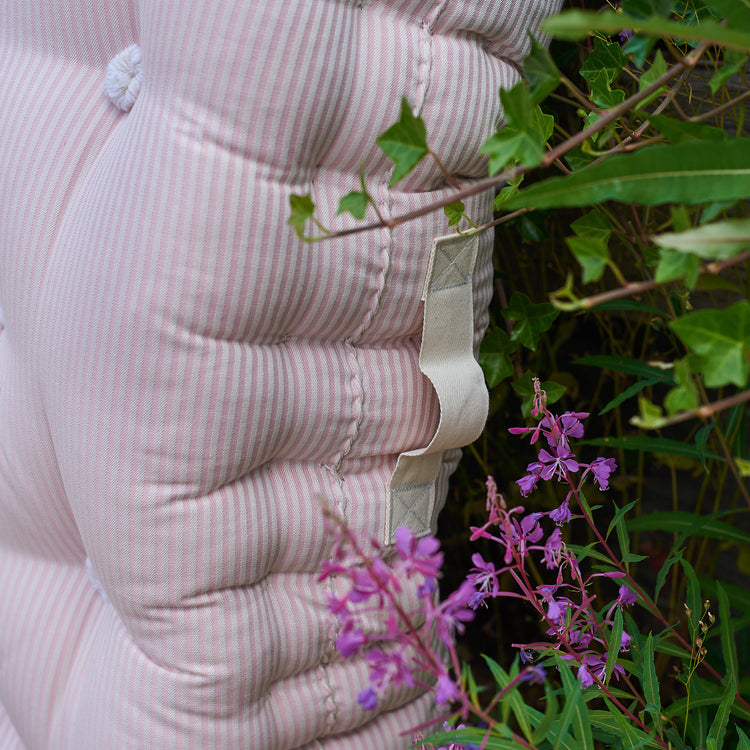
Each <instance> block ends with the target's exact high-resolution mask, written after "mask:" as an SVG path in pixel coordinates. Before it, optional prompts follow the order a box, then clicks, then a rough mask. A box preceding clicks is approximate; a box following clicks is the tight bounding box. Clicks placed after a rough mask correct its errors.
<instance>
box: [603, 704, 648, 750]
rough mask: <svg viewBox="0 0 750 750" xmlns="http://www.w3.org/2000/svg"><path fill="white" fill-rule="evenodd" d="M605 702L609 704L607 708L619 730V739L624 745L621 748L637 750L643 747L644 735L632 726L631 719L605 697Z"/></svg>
mask: <svg viewBox="0 0 750 750" xmlns="http://www.w3.org/2000/svg"><path fill="white" fill-rule="evenodd" d="M604 702H605V703H606V704H607V708H609V713H610V716H611V717H612V721H613V722H614V724H615V725H616V727H617V729H618V730H619V739H620V741H621V743H622V745H621V747H622V748H623V749H624V750H635V749H636V748H638V747H641V746H642V744H641V742H640V741H641V740H642V738H643V736H644V735H643V734H642V733H641V732H638V730H636V729H635V727H633V726H632V724H631V723H630V719H628V718H627V717H625V716H624V715H623V713H622V712H621V711H620V709H619V708H617V707H616V706H615V705H614V704H613V703H612V701H610V700H609V699H608V698H606V697H605V698H604Z"/></svg>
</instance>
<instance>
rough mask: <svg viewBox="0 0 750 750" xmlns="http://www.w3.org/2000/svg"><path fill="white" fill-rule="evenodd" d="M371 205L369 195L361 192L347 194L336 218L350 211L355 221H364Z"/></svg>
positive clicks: (341, 201) (342, 200)
mask: <svg viewBox="0 0 750 750" xmlns="http://www.w3.org/2000/svg"><path fill="white" fill-rule="evenodd" d="M368 204H369V197H368V195H367V193H363V192H360V191H359V190H357V191H354V192H351V193H347V194H346V195H345V196H344V197H343V198H342V199H341V200H340V201H339V208H338V211H336V216H338V215H339V214H343V213H344V212H345V211H348V212H349V213H350V214H351V215H352V216H353V217H354V218H355V219H364V218H365V213H366V211H367V206H368Z"/></svg>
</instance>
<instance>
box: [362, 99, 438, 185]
mask: <svg viewBox="0 0 750 750" xmlns="http://www.w3.org/2000/svg"><path fill="white" fill-rule="evenodd" d="M375 143H377V144H378V146H380V148H381V149H383V152H384V153H385V155H386V156H387V157H388V158H389V159H391V160H392V161H393V175H392V176H391V181H390V183H389V186H390V187H393V186H394V185H395V184H396V183H397V182H399V181H400V180H402V179H403V178H404V177H406V175H407V174H409V172H411V171H412V169H414V167H416V166H417V164H419V162H420V161H422V159H424V157H425V156H427V154H428V153H429V151H430V149H429V148H428V146H427V128H426V127H425V124H424V120H422V118H421V117H415V115H414V114H413V113H412V111H411V106H410V105H409V102H408V101H407V99H406V98H405V97H404V98H403V99H402V100H401V116H400V118H399V120H398V122H396V123H394V124H393V125H391V127H390V128H388V129H387V130H385V131H384V132H382V133H381V134H380V136H378V138H377V140H376V141H375Z"/></svg>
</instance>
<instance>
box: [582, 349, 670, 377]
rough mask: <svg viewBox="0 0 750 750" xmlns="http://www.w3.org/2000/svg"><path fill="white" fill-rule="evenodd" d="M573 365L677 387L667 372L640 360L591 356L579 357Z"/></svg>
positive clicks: (605, 355) (598, 355)
mask: <svg viewBox="0 0 750 750" xmlns="http://www.w3.org/2000/svg"><path fill="white" fill-rule="evenodd" d="M574 364H577V365H591V366H592V367H601V368H602V369H605V370H613V371H614V372H624V373H627V374H628V375H637V376H638V377H639V378H645V379H646V380H656V381H659V382H662V383H666V384H667V385H677V383H676V381H675V379H674V377H673V375H672V373H671V372H670V371H669V370H663V369H661V368H659V367H654V366H653V365H647V364H646V363H645V362H643V361H641V360H640V359H631V358H629V357H618V356H612V355H608V354H593V355H590V356H588V357H579V358H578V359H576V360H574Z"/></svg>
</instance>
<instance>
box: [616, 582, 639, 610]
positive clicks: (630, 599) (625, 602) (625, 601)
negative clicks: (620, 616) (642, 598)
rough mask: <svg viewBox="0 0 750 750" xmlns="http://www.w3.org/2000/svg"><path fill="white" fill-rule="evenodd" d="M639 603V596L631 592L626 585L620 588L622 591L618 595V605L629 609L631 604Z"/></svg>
mask: <svg viewBox="0 0 750 750" xmlns="http://www.w3.org/2000/svg"><path fill="white" fill-rule="evenodd" d="M637 601H638V594H636V593H635V592H634V591H631V590H630V589H629V588H628V586H627V585H626V584H624V583H623V584H622V586H620V591H619V592H618V594H617V602H616V603H617V604H619V605H620V606H621V607H628V606H630V605H631V604H635V603H636V602H637Z"/></svg>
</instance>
